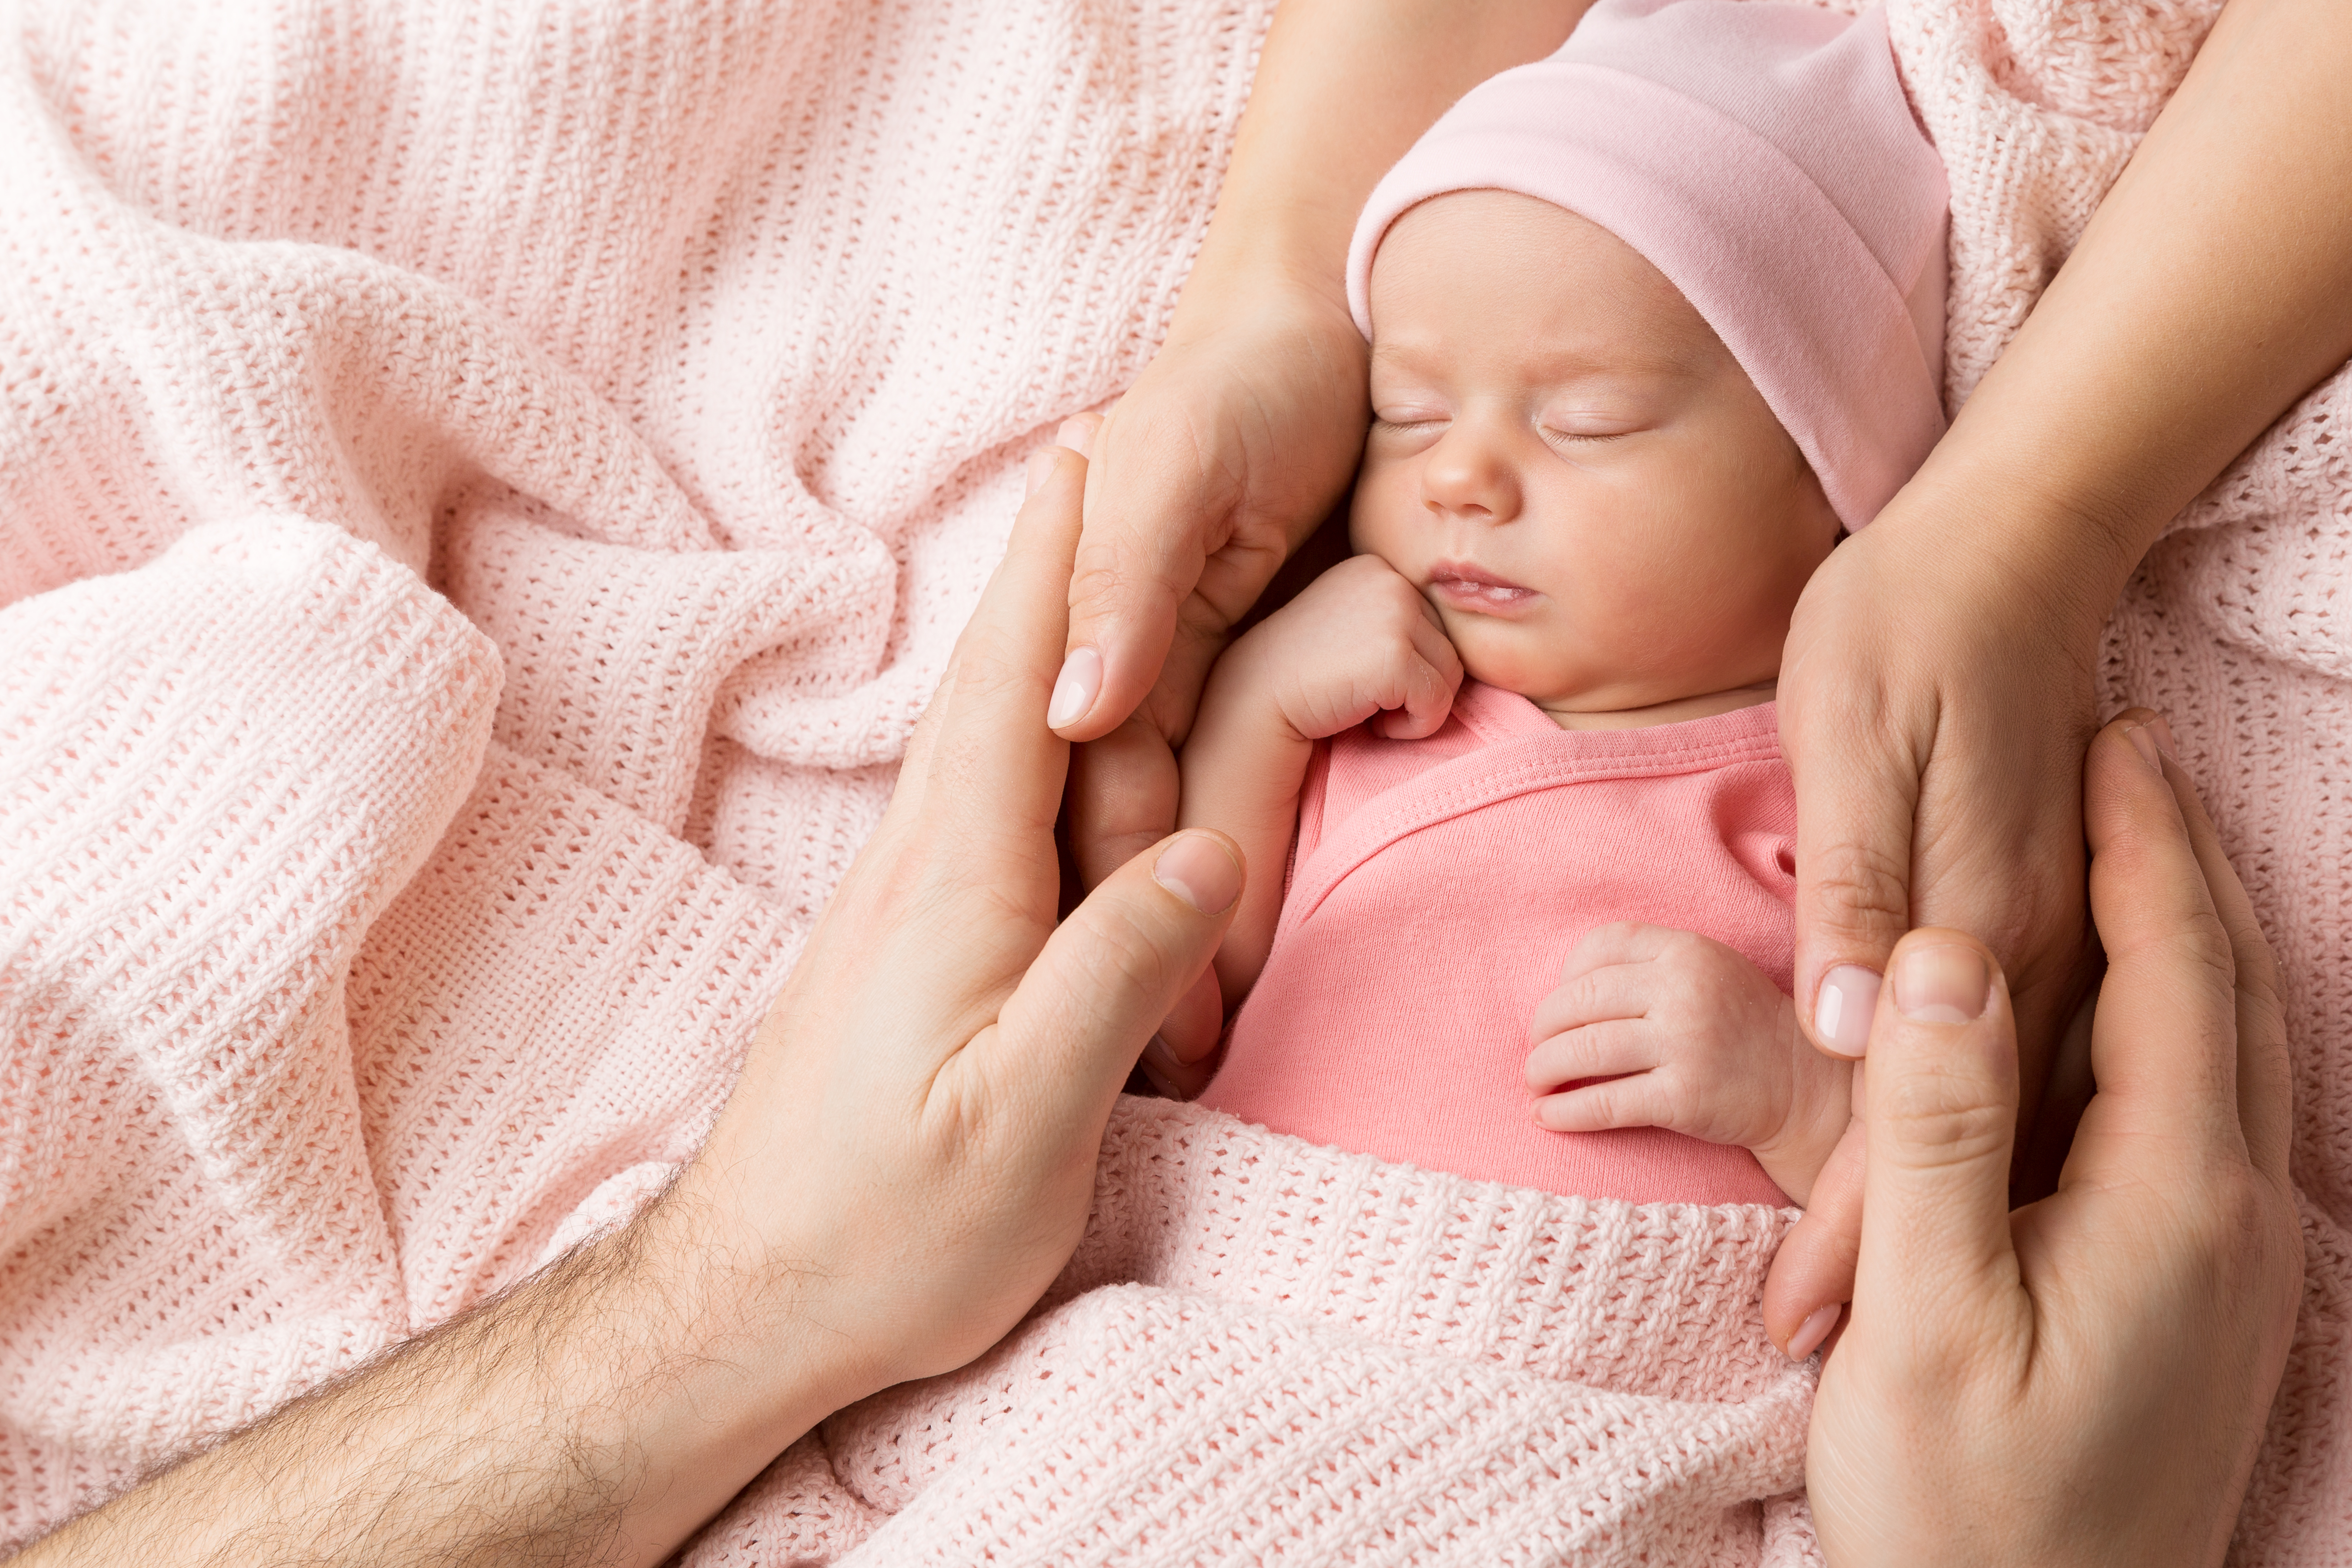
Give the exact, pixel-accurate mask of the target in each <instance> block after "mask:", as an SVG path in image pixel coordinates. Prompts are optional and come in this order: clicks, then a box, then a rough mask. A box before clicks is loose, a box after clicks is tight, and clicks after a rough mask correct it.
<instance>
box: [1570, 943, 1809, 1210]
mask: <svg viewBox="0 0 2352 1568" xmlns="http://www.w3.org/2000/svg"><path fill="white" fill-rule="evenodd" d="M1529 1033H1530V1036H1531V1037H1532V1038H1533V1039H1534V1040H1535V1042H1536V1047H1535V1049H1534V1050H1533V1051H1531V1052H1530V1053H1528V1088H1530V1089H1534V1090H1535V1091H1536V1092H1537V1093H1538V1095H1540V1096H1541V1097H1542V1098H1540V1099H1538V1100H1537V1101H1536V1102H1535V1118H1536V1121H1537V1122H1538V1124H1539V1125H1541V1126H1544V1127H1549V1128H1550V1129H1551V1130H1553V1131H1557V1132H1597V1131H1601V1130H1602V1129H1605V1128H1611V1127H1665V1128H1670V1129H1672V1130H1673V1131H1676V1132H1684V1133H1687V1134H1689V1135H1690V1136H1691V1137H1693V1138H1702V1139H1705V1140H1706V1142H1709V1143H1736V1144H1738V1145H1739V1146H1741V1147H1742V1148H1745V1149H1748V1150H1749V1151H1751V1152H1754V1154H1755V1155H1756V1158H1757V1160H1758V1162H1759V1163H1761V1164H1762V1165H1763V1167H1764V1173H1765V1174H1766V1175H1769V1176H1770V1177H1771V1178H1772V1180H1773V1181H1774V1182H1776V1183H1778V1184H1780V1190H1781V1191H1782V1192H1784V1193H1787V1194H1789V1195H1790V1197H1791V1198H1793V1199H1795V1200H1796V1201H1797V1202H1798V1203H1800V1204H1802V1203H1805V1202H1806V1201H1808V1199H1809V1198H1810V1197H1811V1193H1812V1185H1813V1178H1814V1177H1816V1176H1818V1175H1820V1174H1821V1170H1822V1164H1823V1163H1825V1162H1826V1161H1827V1160H1828V1159H1829V1156H1830V1151H1831V1150H1832V1149H1833V1148H1835V1147H1836V1145H1837V1141H1838V1138H1839V1136H1840V1135H1841V1134H1843V1132H1844V1131H1845V1128H1846V1123H1847V1121H1849V1120H1850V1119H1851V1117H1852V1114H1853V1063H1851V1062H1841V1061H1834V1060H1832V1059H1831V1058H1828V1057H1825V1056H1823V1055H1822V1054H1821V1053H1820V1052H1819V1051H1816V1050H1815V1049H1813V1047H1812V1045H1811V1042H1810V1041H1808V1040H1807V1039H1806V1038H1805V1037H1804V1035H1803V1033H1802V1032H1801V1030H1799V1029H1798V1027H1797V1012H1796V1008H1795V1006H1794V1005H1793V1004H1791V1003H1790V1000H1789V998H1788V996H1787V995H1786V994H1783V993H1782V992H1781V990H1780V987H1779V986H1777V985H1775V984H1772V982H1771V981H1770V980H1769V979H1768V978H1766V976H1765V974H1764V972H1763V971H1761V970H1759V969H1758V968H1757V967H1756V965H1755V964H1753V963H1749V962H1748V959H1747V958H1746V957H1744V956H1743V955H1741V954H1740V953H1738V952H1734V951H1733V950H1732V949H1730V948H1727V947H1726V946H1724V945H1723V943H1721V942H1712V941H1709V940H1708V939H1707V938H1706V937H1703V936H1699V935H1697V934H1696V933H1695V932H1692V931H1669V930H1666V929H1665V928H1664V927H1662V926H1646V925H1630V924H1619V925H1606V926H1601V928H1599V929H1598V930H1596V931H1591V933H1589V934H1588V935H1587V936H1586V937H1585V939H1584V940H1583V941H1582V942H1578V943H1577V944H1576V951H1575V952H1572V953H1570V955H1569V958H1568V962H1567V963H1565V964H1564V965H1562V966H1561V969H1560V983H1559V986H1558V988H1557V989H1555V990H1554V991H1553V992H1552V993H1551V994H1550V995H1549V996H1546V997H1545V998H1544V999H1543V1001H1542V1002H1541V1003H1540V1004H1538V1006H1537V1008H1536V1016H1535V1023H1534V1026H1532V1028H1531V1029H1530V1031H1529ZM1619 1075H1622V1076H1619ZM1593 1078H1604V1079H1607V1080H1608V1081H1606V1082H1603V1083H1588V1084H1584V1085H1582V1086H1581V1087H1580V1088H1576V1089H1564V1090H1562V1089H1560V1087H1559V1086H1560V1085H1562V1084H1565V1083H1571V1082H1574V1081H1576V1080H1577V1079H1593ZM1553 1090H1559V1092H1549V1091H1553Z"/></svg>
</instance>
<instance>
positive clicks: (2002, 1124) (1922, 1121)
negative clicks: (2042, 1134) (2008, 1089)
mask: <svg viewBox="0 0 2352 1568" xmlns="http://www.w3.org/2000/svg"><path fill="white" fill-rule="evenodd" d="M1870 1113H1871V1115H1872V1117H1873V1118H1874V1119H1876V1120H1877V1121H1879V1122H1880V1123H1881V1125H1882V1126H1883V1127H1884V1128H1885V1131H1887V1132H1889V1133H1891V1134H1893V1137H1894V1142H1893V1148H1894V1149H1895V1151H1896V1152H1897V1157H1898V1158H1900V1159H1901V1160H1902V1161H1903V1163H1906V1164H1908V1165H1911V1166H1913V1167H1915V1168H1937V1167H1946V1166H1957V1165H1965V1164H1970V1163H1975V1162H1978V1161H1980V1160H1986V1159H1990V1158H1993V1157H1995V1156H1998V1155H1999V1154H2000V1152H2002V1151H2003V1150H2004V1149H2005V1148H2006V1147H2007V1145H2008V1141H2009V1138H2010V1135H2011V1124H2012V1122H2013V1121H2014V1120H2015V1112H2014V1111H2013V1110H2011V1107H2010V1106H2008V1105H2007V1104H2005V1103H2004V1102H2003V1101H2002V1100H2001V1099H2000V1096H1998V1095H1996V1094H1994V1093H1992V1092H1990V1089H1988V1087H1987V1086H1986V1085H1984V1084H1983V1083H1981V1082H1979V1080H1977V1079H1973V1078H1969V1077H1964V1076H1962V1075H1960V1074H1958V1073H1953V1072H1948V1071H1938V1070H1932V1069H1931V1070H1927V1071H1912V1072H1906V1073H1899V1074H1893V1075H1888V1081H1887V1082H1886V1084H1885V1088H1884V1089H1883V1090H1882V1091H1881V1092H1880V1093H1879V1095H1878V1096H1877V1097H1876V1098H1875V1099H1874V1102H1873V1104H1872V1106H1871V1110H1870Z"/></svg>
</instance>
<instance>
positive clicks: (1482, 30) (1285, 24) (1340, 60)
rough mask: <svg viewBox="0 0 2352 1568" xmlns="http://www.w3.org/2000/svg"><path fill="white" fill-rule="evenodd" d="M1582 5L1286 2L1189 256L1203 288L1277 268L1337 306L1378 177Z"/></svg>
mask: <svg viewBox="0 0 2352 1568" xmlns="http://www.w3.org/2000/svg"><path fill="white" fill-rule="evenodd" d="M1591 3H1592V0H1282V5H1281V8H1280V9H1279V10H1278V11H1276V14H1275V18H1274V25H1273V26H1272V27H1271V29H1269V31H1268V32H1267V35H1266V40H1265V50H1264V52H1263V54H1262V55H1261V57H1260V58H1259V62H1258V69H1257V78H1256V81H1255V84H1254V85H1253V86H1252V88H1251V91H1250V102H1249V108H1248V110H1247V111H1246V112H1245V113H1244V115H1243V117H1242V122H1241V127H1240V130H1239V132H1238V134H1237V136H1236V139H1235V142H1234V155H1233V161H1232V163H1231V164H1230V165H1229V166H1228V168H1227V170H1226V173H1225V182H1224V186H1223V190H1222V191H1221V192H1220V193H1219V195H1218V198H1217V210H1216V216H1215V217H1214V218H1213V221H1212V222H1211V224H1210V228H1209V234H1208V237H1207V238H1206V240H1205V241H1204V242H1203V243H1202V250H1201V259H1200V262H1199V264H1198V266H1197V267H1196V268H1194V272H1193V277H1194V279H1195V280H1196V284H1198V285H1202V286H1203V287H1202V288H1201V292H1202V293H1213V292H1214V291H1215V290H1216V289H1218V288H1220V287H1222V286H1223V285H1224V284H1226V283H1228V282H1236V283H1239V282H1243V280H1244V279H1256V278H1262V277H1264V276H1265V274H1266V273H1267V272H1269V271H1272V272H1274V273H1276V274H1280V275H1283V276H1286V277H1288V278H1289V279H1293V280H1296V281H1299V282H1303V283H1306V284H1307V285H1308V286H1310V287H1313V288H1316V289H1320V290H1323V291H1325V292H1327V293H1328V295H1329V296H1330V298H1331V299H1332V300H1334V301H1336V302H1338V303H1339V304H1340V305H1341V306H1342V307H1343V308H1344V306H1345V303H1346V300H1345V289H1344V286H1343V283H1342V280H1341V271H1342V268H1343V266H1344V264H1345V262H1346V260H1347V251H1348V237H1349V232H1350V231H1351V230H1352V229H1353V227H1354V226H1355V222H1356V214H1357V211H1358V209H1360V207H1361V206H1362V205H1363V202H1364V198H1365V197H1366V196H1367V195H1370V194H1371V189H1372V185H1373V184H1374V183H1375V182H1377V181H1378V180H1379V179H1380V177H1381V174H1383V173H1385V172H1386V171H1387V169H1388V166H1389V165H1390V164H1391V163H1394V162H1396V160H1397V158H1398V157H1399V156H1400V155H1401V154H1402V153H1403V152H1404V150H1405V149H1406V148H1407V147H1409V146H1411V145H1412V142H1413V141H1414V139H1415V138H1416V137H1418V136H1419V135H1420V134H1421V133H1422V132H1423V131H1425V130H1427V129H1428V128H1429V126H1430V124H1431V122H1433V121H1435V120H1436V118H1437V117H1438V116H1439V115H1440V114H1443V113H1444V111H1445V110H1447V109H1448V108H1449V107H1451V106H1452V104H1453V102H1454V100H1455V99H1457V98H1459V97H1461V96H1462V95H1463V94H1464V93H1465V92H1467V91H1468V90H1469V89H1471V88H1473V87H1475V86H1476V85H1477V84H1478V83H1479V82H1481V81H1483V80H1485V79H1486V78H1487V77H1490V76H1492V75H1494V74H1495V73H1496V71H1500V70H1507V69H1508V68H1510V67H1512V66H1515V65H1520V64H1523V63H1525V62H1527V61H1528V60H1533V59H1540V58H1543V57H1544V56H1545V55H1548V54H1549V53H1550V52H1551V51H1552V50H1554V49H1556V48H1558V47H1559V46H1560V43H1561V42H1562V41H1563V40H1564V39H1566V38H1567V37H1568V35H1569V30H1570V28H1572V27H1573V26H1575V25H1576V22H1577V19H1578V18H1579V17H1580V16H1583V14H1584V13H1585V11H1586V10H1587V9H1588V8H1589V7H1590V6H1591ZM1244 286H1246V285H1245V284H1244ZM1192 293H1193V289H1192V288H1191V287H1188V289H1187V296H1188V298H1189V297H1191V296H1192Z"/></svg>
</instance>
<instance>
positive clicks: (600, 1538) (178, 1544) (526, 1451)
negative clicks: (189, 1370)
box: [19, 1181, 844, 1568]
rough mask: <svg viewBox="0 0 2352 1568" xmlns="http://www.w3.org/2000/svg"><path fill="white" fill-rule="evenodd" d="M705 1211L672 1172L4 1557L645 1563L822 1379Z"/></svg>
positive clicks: (786, 1433) (758, 1454) (712, 1501)
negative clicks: (501, 1280)
mask: <svg viewBox="0 0 2352 1568" xmlns="http://www.w3.org/2000/svg"><path fill="white" fill-rule="evenodd" d="M685 1185H687V1186H688V1187H689V1188H690V1181H689V1183H688V1184H685ZM712 1213H713V1211H712V1210H711V1209H710V1208H709V1205H705V1204H702V1203H700V1202H699V1201H698V1200H697V1199H696V1198H695V1197H694V1195H693V1194H692V1192H691V1191H690V1190H684V1191H678V1192H673V1193H672V1194H668V1195H667V1197H666V1198H665V1199H663V1200H662V1201H661V1202H659V1203H657V1204H656V1205H655V1206H654V1207H653V1208H652V1209H651V1210H649V1211H648V1212H647V1214H646V1215H644V1216H642V1217H641V1218H640V1219H639V1221H638V1222H637V1223H636V1224H635V1225H633V1226H629V1227H627V1228H625V1229H624V1230H622V1231H620V1232H618V1233H617V1234H615V1235H614V1236H610V1237H604V1238H603V1239H601V1240H599V1241H596V1242H593V1243H591V1244H589V1245H587V1246H585V1247H582V1248H580V1249H579V1250H577V1251H575V1252H574V1253H572V1255H570V1256H569V1257H567V1258H564V1259H563V1260H562V1261H561V1262H559V1263H557V1264H555V1265H553V1266H551V1267H550V1268H548V1269H546V1270H544V1271H542V1272H541V1274H539V1275H538V1276H536V1277H534V1278H533V1279H530V1280H528V1281H526V1282H525V1283H524V1284H522V1285H521V1286H520V1287H519V1288H517V1289H515V1290H513V1291H511V1292H509V1294H507V1295H505V1296H503V1297H501V1298H499V1299H498V1300H494V1301H492V1302H490V1303H489V1304H488V1305H486V1306H485V1307H483V1308H480V1309H478V1310H476V1311H474V1312H471V1313H469V1314H467V1315H466V1316H465V1317H462V1318H459V1319H457V1320H456V1321H452V1322H450V1323H448V1324H446V1325H445V1326H443V1327H442V1328H440V1329H438V1330H436V1331H432V1332H430V1333H428V1334H425V1335H423V1336H420V1337H419V1338H417V1339H415V1340H413V1341H410V1342H407V1343H405V1344H403V1345H400V1346H398V1347H395V1348H394V1349H393V1350H392V1351H390V1352H386V1353H385V1354H383V1355H382V1356H379V1357H378V1358H376V1359H375V1360H373V1361H372V1362H370V1363H366V1364H364V1365H362V1367H360V1368H359V1369H357V1370H356V1371H354V1372H353V1373H350V1374H349V1375H347V1376H345V1377H343V1378H341V1379H339V1380H338V1381H336V1382H335V1383H333V1384H329V1385H328V1386H327V1387H325V1388H323V1389H320V1390H319V1391H318V1392H316V1393H314V1394H310V1395H308V1396H306V1397H304V1398H301V1399H299V1400H296V1401H294V1402H293V1403H292V1404H290V1405H288V1406H286V1407H285V1408H283V1409H281V1410H279V1411H278V1413H276V1414H275V1415H271V1416H269V1417H268V1418H266V1419H264V1420H263V1421H261V1422H259V1423H257V1425H255V1426H251V1427H248V1428H247V1429H246V1430H244V1431H242V1432H239V1433H236V1434H235V1435H233V1436H229V1437H227V1438H226V1439H224V1440H222V1441H220V1442H218V1443H216V1444H214V1445H212V1446H210V1447H207V1448H205V1450H203V1451H201V1452H200V1453H198V1454H196V1455H195V1456H194V1457H192V1458H188V1459H186V1460H184V1461H183V1462H182V1463H180V1464H179V1465H177V1466H176V1467H174V1468H171V1469H169V1470H166V1471H165V1472H163V1474H161V1475H159V1476H157V1477H155V1478H153V1479H151V1480H149V1481H148V1482H146V1483H145V1484H144V1485H142V1486H141V1487H139V1488H137V1489H133V1490H131V1491H130V1492H128V1493H125V1494H124V1495H122V1496H121V1497H119V1498H117V1499H116V1500H113V1501H112V1502H111V1503H110V1504H108V1505H107V1506H106V1507H104V1508H102V1509H100V1510H97V1511H96V1512H94V1513H90V1514H87V1515H84V1516H83V1517H82V1518H80V1519H79V1520H76V1521H73V1522H71V1523H69V1524H68V1525H66V1526H65V1527H64V1528H63V1529H61V1530H59V1531H56V1532H55V1533H53V1534H51V1535H49V1536H47V1537H46V1538H45V1539H43V1540H42V1541H40V1542H37V1543H36V1544H35V1545H34V1546H33V1547H31V1548H30V1549H29V1550H28V1551H27V1552H26V1553H25V1554H24V1555H23V1557H22V1558H20V1559H19V1561H20V1562H22V1563H26V1564H27V1565H28V1568H29V1565H35V1564H37V1565H39V1568H50V1565H52V1564H68V1563H73V1564H100V1563H104V1564H115V1563H121V1564H133V1563H137V1564H145V1563H163V1562H171V1563H190V1564H204V1565H207V1568H210V1565H214V1564H218V1565H220V1568H230V1565H235V1568H251V1565H253V1564H268V1563H298V1562H299V1563H367V1564H373V1565H400V1564H415V1565H418V1568H422V1565H425V1564H443V1563H459V1562H463V1563H554V1562H561V1563H615V1564H623V1563H656V1562H658V1561H660V1560H661V1559H662V1558H664V1557H666V1556H667V1555H668V1554H669V1553H670V1552H672V1551H673V1550H674V1549H675V1548H676V1547H677V1544H678V1542H681V1541H682V1540H684V1539H685V1537H686V1536H687V1535H688V1533H689V1532H691V1531H692V1530H693V1529H694V1528H695V1527H696V1526H697V1525H698V1524H699V1523H700V1522H701V1521H703V1520H704V1519H706V1518H708V1517H709V1515H710V1514H712V1513H714V1512H716V1511H717V1510H718V1509H719V1508H720V1507H721V1506H722V1505H723V1504H724V1503H725V1502H726V1501H727V1500H728V1499H729V1498H730V1497H731V1496H732V1495H733V1494H734V1493H735V1492H736V1491H737V1490H739V1489H740V1488H741V1487H742V1486H743V1485H744V1484H745V1483H747V1482H748V1481H750V1480H751V1479H752V1478H753V1477H754V1476H756V1475H757V1474H758V1473H759V1471H760V1470H761V1468H763V1467H764V1466H765V1465H766V1463H767V1462H768V1460H769V1459H770V1458H772V1457H773V1456H774V1455H775V1454H776V1453H777V1452H779V1451H781V1450H782V1447H784V1446H785V1445H787V1444H788V1443H789V1442H790V1441H791V1440H792V1439H793V1437H794V1436H797V1435H798V1434H799V1433H800V1432H802V1431H804V1430H806V1429H807V1428H808V1427H809V1426H813V1425H814V1423H815V1422H816V1421H818V1420H819V1419H821V1418H822V1417H823V1416H824V1415H825V1414H826V1413H827V1412H828V1410H829V1409H830V1408H831V1407H832V1403H833V1402H834V1401H835V1400H836V1399H839V1398H841V1397H844V1395H843V1394H840V1393H838V1392H836V1391H835V1390H834V1389H833V1388H832V1387H831V1384H832V1383H833V1382H834V1381H835V1379H833V1378H832V1377H831V1375H830V1371H831V1369H829V1368H828V1367H827V1366H826V1365H825V1364H824V1358H823V1355H822V1353H821V1352H823V1350H824V1346H823V1345H822V1343H819V1344H816V1345H814V1347H812V1348H813V1349H814V1351H815V1352H819V1353H814V1354H811V1353H805V1352H795V1351H794V1350H793V1349H792V1348H791V1347H792V1345H793V1341H794V1337H795V1336H794V1335H793V1332H792V1329H791V1324H790V1319H791V1316H792V1314H791V1312H790V1309H789V1302H788V1301H784V1302H782V1303H779V1302H778V1300H776V1297H775V1292H774V1290H773V1289H772V1287H770V1286H767V1285H763V1284H762V1283H761V1282H760V1281H758V1280H755V1279H751V1277H749V1276H747V1275H743V1274H741V1273H740V1271H739V1270H737V1269H736V1268H734V1266H733V1265H732V1264H731V1263H730V1258H732V1257H734V1256H736V1255H737V1252H736V1249H735V1248H733V1247H730V1246H728V1245H726V1244H725V1243H723V1242H722V1241H721V1240H720V1239H719V1237H717V1236H716V1235H715V1234H713V1231H714V1223H713V1221H712ZM798 1337H799V1338H801V1339H802V1340H803V1341H805V1340H807V1339H808V1337H809V1336H808V1335H807V1334H805V1333H804V1332H803V1333H802V1334H801V1335H799V1336H798Z"/></svg>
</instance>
